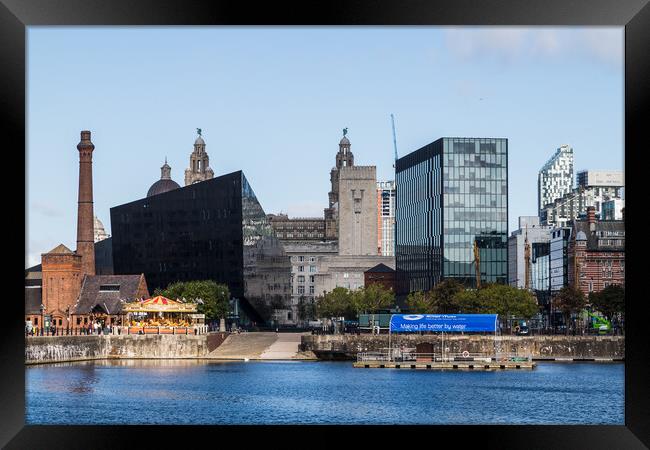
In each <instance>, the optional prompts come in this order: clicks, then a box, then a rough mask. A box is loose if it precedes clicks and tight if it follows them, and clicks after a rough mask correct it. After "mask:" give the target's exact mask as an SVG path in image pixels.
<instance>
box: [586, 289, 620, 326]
mask: <svg viewBox="0 0 650 450" xmlns="http://www.w3.org/2000/svg"><path fill="white" fill-rule="evenodd" d="M589 303H590V304H591V306H593V307H594V308H595V309H597V310H598V311H600V312H601V313H603V314H604V315H605V317H607V319H609V320H612V319H613V317H614V316H615V315H616V314H617V313H624V312H625V289H624V288H623V287H622V286H619V285H616V284H612V285H609V286H607V287H606V288H605V289H603V290H602V291H600V292H590V293H589Z"/></svg>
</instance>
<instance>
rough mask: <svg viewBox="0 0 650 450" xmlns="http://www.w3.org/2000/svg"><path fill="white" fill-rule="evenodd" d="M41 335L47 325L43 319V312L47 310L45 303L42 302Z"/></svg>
mask: <svg viewBox="0 0 650 450" xmlns="http://www.w3.org/2000/svg"><path fill="white" fill-rule="evenodd" d="M40 309H41V336H43V327H44V326H45V321H44V319H43V313H44V312H45V305H44V304H42V303H41V308H40Z"/></svg>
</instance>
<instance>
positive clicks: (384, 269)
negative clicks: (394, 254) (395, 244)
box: [365, 263, 395, 273]
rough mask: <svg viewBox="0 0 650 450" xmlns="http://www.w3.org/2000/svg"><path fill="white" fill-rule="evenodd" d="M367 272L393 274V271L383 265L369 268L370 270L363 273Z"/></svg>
mask: <svg viewBox="0 0 650 450" xmlns="http://www.w3.org/2000/svg"><path fill="white" fill-rule="evenodd" d="M368 272H375V273H377V272H383V273H392V272H395V269H391V268H390V267H388V266H387V265H386V264H384V263H379V264H377V265H376V266H375V267H371V268H370V269H368V270H366V272H365V273H368Z"/></svg>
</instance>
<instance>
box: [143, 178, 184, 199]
mask: <svg viewBox="0 0 650 450" xmlns="http://www.w3.org/2000/svg"><path fill="white" fill-rule="evenodd" d="M178 188H180V186H179V185H178V183H177V182H175V181H174V180H172V179H169V178H167V179H162V180H158V181H156V182H155V183H154V184H152V185H151V187H150V188H149V191H148V192H147V197H151V196H152V195H158V194H162V193H164V192H169V191H173V190H174V189H178Z"/></svg>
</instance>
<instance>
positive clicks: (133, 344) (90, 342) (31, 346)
mask: <svg viewBox="0 0 650 450" xmlns="http://www.w3.org/2000/svg"><path fill="white" fill-rule="evenodd" d="M225 335H226V333H210V334H207V335H199V336H192V335H169V334H166V335H126V336H124V335H118V336H115V335H107V336H103V335H102V336H33V337H31V336H30V337H28V338H26V340H25V363H26V364H41V363H53V362H66V361H86V360H93V359H122V358H124V359H152V358H153V359H172V358H173V359H183V358H201V357H204V356H206V355H208V354H209V353H210V352H211V351H212V350H214V349H215V348H217V347H218V346H219V345H220V344H221V343H222V342H223V340H224V339H225Z"/></svg>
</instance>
